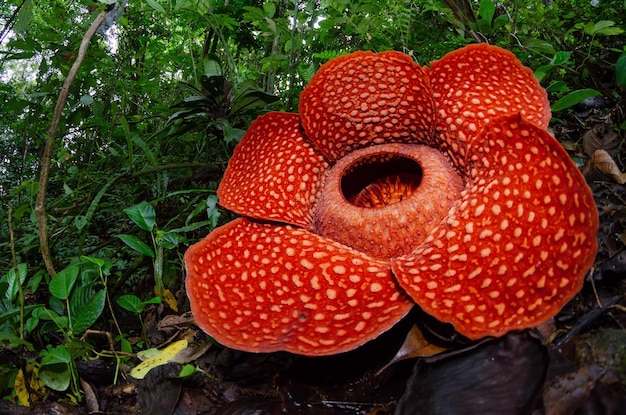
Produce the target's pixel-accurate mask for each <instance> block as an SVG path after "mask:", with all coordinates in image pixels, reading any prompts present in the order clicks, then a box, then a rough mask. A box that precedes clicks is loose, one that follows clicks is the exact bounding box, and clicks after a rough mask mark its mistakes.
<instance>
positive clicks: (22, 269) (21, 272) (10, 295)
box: [0, 263, 28, 303]
mask: <svg viewBox="0 0 626 415" xmlns="http://www.w3.org/2000/svg"><path fill="white" fill-rule="evenodd" d="M27 270H28V266H27V265H26V264H24V263H21V264H17V274H18V276H19V279H20V283H21V284H24V281H26V273H27ZM0 281H2V282H5V283H6V292H5V293H4V298H5V299H6V300H7V301H9V302H10V303H12V302H13V301H14V300H15V298H16V297H17V293H18V292H19V286H18V284H17V278H15V270H14V269H13V267H11V269H9V272H7V273H6V274H5V275H4V276H3V277H2V279H0Z"/></svg>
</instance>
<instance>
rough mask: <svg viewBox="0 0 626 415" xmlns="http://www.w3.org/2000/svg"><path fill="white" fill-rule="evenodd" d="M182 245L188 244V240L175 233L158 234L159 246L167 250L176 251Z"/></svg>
mask: <svg viewBox="0 0 626 415" xmlns="http://www.w3.org/2000/svg"><path fill="white" fill-rule="evenodd" d="M181 243H187V238H185V237H184V236H183V235H181V234H179V233H176V232H173V231H168V232H161V231H159V232H158V233H157V244H158V245H159V246H162V247H163V248H165V249H174V248H176V247H177V246H178V245H179V244H181Z"/></svg>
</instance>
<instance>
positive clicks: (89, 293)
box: [70, 286, 106, 335]
mask: <svg viewBox="0 0 626 415" xmlns="http://www.w3.org/2000/svg"><path fill="white" fill-rule="evenodd" d="M105 300H106V292H105V291H104V290H100V291H98V292H96V293H94V291H93V289H92V288H91V287H88V286H82V287H78V288H77V289H76V290H75V291H74V293H73V294H72V297H71V298H70V308H71V310H72V314H71V317H72V330H73V331H74V335H80V334H82V333H83V332H84V331H85V330H87V329H88V328H89V327H91V325H92V324H94V323H95V322H96V321H97V320H98V318H100V316H101V315H102V310H104V304H105Z"/></svg>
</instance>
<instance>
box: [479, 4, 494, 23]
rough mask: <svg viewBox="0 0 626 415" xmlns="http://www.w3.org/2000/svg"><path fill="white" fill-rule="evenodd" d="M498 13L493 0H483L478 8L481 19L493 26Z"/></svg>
mask: <svg viewBox="0 0 626 415" xmlns="http://www.w3.org/2000/svg"><path fill="white" fill-rule="evenodd" d="M495 13H496V6H495V4H493V1H492V0H481V2H480V6H479V8H478V15H479V16H480V18H481V19H483V20H484V21H486V22H487V23H489V24H491V20H492V19H493V16H494V14H495Z"/></svg>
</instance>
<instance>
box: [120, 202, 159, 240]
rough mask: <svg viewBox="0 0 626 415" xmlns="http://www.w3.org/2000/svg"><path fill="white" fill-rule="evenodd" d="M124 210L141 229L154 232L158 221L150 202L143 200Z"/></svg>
mask: <svg viewBox="0 0 626 415" xmlns="http://www.w3.org/2000/svg"><path fill="white" fill-rule="evenodd" d="M124 212H126V214H127V215H128V217H129V218H130V220H132V221H133V222H135V224H136V225H137V226H139V227H140V228H141V229H143V230H144V231H148V232H152V229H153V228H154V224H155V222H156V212H155V211H154V208H153V207H152V205H151V204H150V203H148V202H146V201H143V202H141V203H138V204H136V205H133V206H131V207H129V208H126V209H124Z"/></svg>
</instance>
